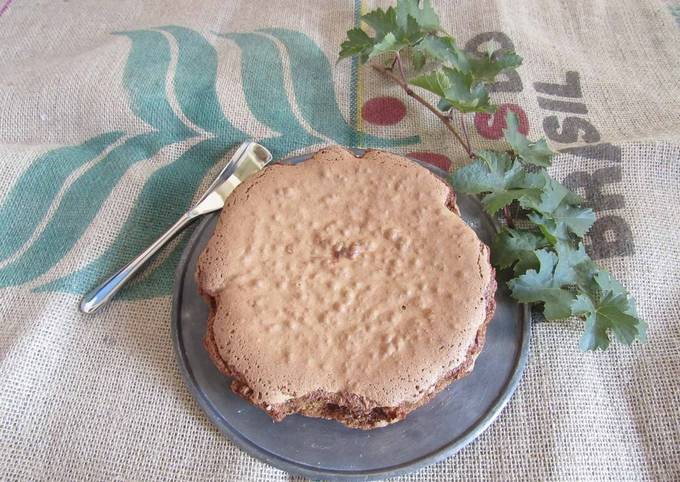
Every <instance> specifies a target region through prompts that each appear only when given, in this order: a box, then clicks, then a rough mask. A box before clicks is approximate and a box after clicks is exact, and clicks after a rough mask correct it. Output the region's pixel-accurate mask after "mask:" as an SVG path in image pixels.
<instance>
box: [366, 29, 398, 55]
mask: <svg viewBox="0 0 680 482" xmlns="http://www.w3.org/2000/svg"><path fill="white" fill-rule="evenodd" d="M402 47H404V45H403V44H402V43H400V42H399V41H398V40H397V38H396V37H395V36H394V34H393V33H392V32H389V33H388V34H387V35H385V37H384V38H383V39H382V41H380V42H378V43H377V44H375V46H374V47H373V49H372V50H371V52H370V53H369V54H368V58H369V59H372V58H374V57H377V56H378V55H381V54H384V53H387V52H397V51H398V50H399V49H401V48H402Z"/></svg>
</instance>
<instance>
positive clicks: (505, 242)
mask: <svg viewBox="0 0 680 482" xmlns="http://www.w3.org/2000/svg"><path fill="white" fill-rule="evenodd" d="M547 244H548V243H547V242H546V240H545V238H543V236H540V235H539V234H537V233H535V232H533V231H529V230H526V229H510V228H503V230H502V231H501V232H500V233H498V234H497V235H496V238H495V239H494V242H493V244H492V246H491V262H492V263H493V265H494V266H496V267H498V268H500V269H505V268H510V267H512V268H513V271H514V273H515V276H519V275H520V274H523V273H525V272H526V271H527V270H529V269H534V270H536V269H538V268H539V263H538V258H537V257H536V254H535V253H534V251H536V250H537V249H540V248H544V247H546V246H547Z"/></svg>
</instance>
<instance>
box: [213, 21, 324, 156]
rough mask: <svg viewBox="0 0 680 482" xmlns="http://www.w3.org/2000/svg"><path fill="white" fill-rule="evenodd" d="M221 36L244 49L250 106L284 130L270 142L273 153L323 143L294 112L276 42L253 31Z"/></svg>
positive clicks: (268, 123)
mask: <svg viewBox="0 0 680 482" xmlns="http://www.w3.org/2000/svg"><path fill="white" fill-rule="evenodd" d="M217 35H219V36H220V37H224V38H228V39H230V40H232V41H234V42H235V43H236V44H237V45H238V46H239V48H240V49H241V79H242V84H243V92H244V94H245V98H246V103H247V104H248V109H249V110H250V112H251V113H252V114H253V116H255V118H256V119H257V120H258V121H260V122H261V123H262V124H264V125H266V126H268V127H269V128H270V129H273V130H275V131H277V132H280V133H281V135H280V136H278V137H276V138H273V139H271V140H269V141H268V144H267V146H268V147H270V148H271V150H272V153H277V154H280V153H282V152H290V151H292V150H295V149H300V148H303V147H306V146H310V145H314V144H318V143H321V142H323V141H322V139H320V138H318V137H316V136H314V135H312V134H310V133H308V132H307V131H306V130H305V129H304V128H303V127H302V125H301V124H300V122H298V120H297V118H296V117H295V114H294V113H293V109H292V107H291V105H290V102H289V101H288V95H287V94H286V87H285V84H284V78H283V62H282V61H281V58H280V56H279V50H278V49H277V48H276V45H275V44H274V42H273V41H272V40H271V39H269V38H267V37H265V36H264V35H258V34H253V33H232V34H217ZM322 55H323V54H322Z"/></svg>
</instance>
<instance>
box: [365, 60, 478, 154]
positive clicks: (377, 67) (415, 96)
mask: <svg viewBox="0 0 680 482" xmlns="http://www.w3.org/2000/svg"><path fill="white" fill-rule="evenodd" d="M397 58H398V57H397ZM397 64H398V65H399V66H400V68H401V70H402V72H400V74H401V75H402V76H403V66H401V61H400V60H397ZM371 67H373V68H374V69H375V70H377V71H378V72H380V73H381V74H383V75H385V76H387V77H389V78H390V79H392V80H393V81H395V82H396V83H397V84H399V86H400V87H401V88H402V89H403V90H404V92H405V93H406V95H408V96H409V97H411V98H412V99H413V100H415V101H416V102H419V103H420V104H421V105H423V106H424V107H426V108H427V110H429V111H430V112H432V113H433V114H434V115H436V116H437V118H438V119H439V120H440V121H442V122H443V123H444V126H446V128H447V129H448V130H449V131H451V134H453V136H454V137H455V138H456V139H457V140H458V142H459V143H460V145H461V146H463V149H465V152H466V153H467V154H468V156H470V157H473V154H472V150H471V149H470V147H469V146H468V145H467V144H465V141H464V140H463V138H462V137H461V135H460V134H459V133H458V131H457V130H456V129H455V127H453V124H452V123H451V119H449V118H447V117H446V116H445V115H444V114H442V113H441V112H440V111H439V110H438V109H437V108H436V107H435V106H433V105H432V104H430V103H429V102H428V101H426V100H425V99H423V98H422V97H421V96H419V95H418V94H416V93H415V92H413V90H411V88H410V87H409V86H408V84H407V83H406V80H405V77H404V78H400V77H399V76H396V75H394V74H393V73H392V72H390V71H389V70H387V69H386V68H385V67H382V66H380V65H375V64H371Z"/></svg>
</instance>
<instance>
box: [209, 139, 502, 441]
mask: <svg viewBox="0 0 680 482" xmlns="http://www.w3.org/2000/svg"><path fill="white" fill-rule="evenodd" d="M197 278H198V284H199V287H200V290H201V293H202V295H203V296H204V297H205V298H206V299H207V300H209V302H210V306H211V314H210V319H209V321H208V331H207V333H206V337H205V345H206V348H207V350H208V352H209V354H210V356H211V358H212V360H213V361H214V363H215V364H216V365H217V367H218V368H219V369H220V370H221V371H222V372H223V373H224V374H225V375H228V376H230V377H233V382H232V384H231V387H232V389H233V390H234V391H235V392H237V393H238V394H240V395H241V396H243V397H244V398H246V399H248V400H249V401H251V402H252V403H254V404H256V405H258V406H259V407H261V408H262V409H263V410H265V411H266V412H267V413H268V414H269V415H270V416H271V417H272V418H274V420H281V419H283V418H284V417H285V416H287V415H290V414H293V413H301V414H303V415H308V416H313V417H324V418H330V419H335V420H338V421H340V422H342V423H344V424H345V425H348V426H350V427H356V428H362V429H370V428H375V427H381V426H384V425H387V424H389V423H393V422H396V421H399V420H401V419H403V418H404V417H405V416H406V415H407V414H408V413H409V412H411V411H412V410H414V409H415V408H417V407H418V406H420V405H422V404H424V403H426V402H427V401H428V400H430V399H431V398H432V397H433V396H434V395H435V394H436V393H437V392H439V391H441V390H442V389H443V388H445V387H446V386H447V385H448V384H449V383H451V382H452V381H453V380H456V379H458V378H461V377H462V376H464V375H465V374H467V373H468V372H470V371H471V370H472V368H473V365H474V361H475V358H476V357H477V355H478V354H479V352H480V351H481V349H482V345H483V343H484V333H485V329H486V324H487V323H488V322H489V320H490V319H491V317H492V316H493V311H494V307H495V302H494V293H495V290H496V282H495V279H494V270H493V268H492V267H491V265H490V263H489V250H488V248H487V247H486V246H485V245H484V244H483V243H482V242H481V241H480V240H479V239H478V238H477V236H476V234H475V233H474V231H473V230H472V229H471V228H470V227H469V226H467V225H466V224H465V222H464V221H463V220H462V219H461V218H460V216H459V214H458V209H457V207H456V204H455V196H454V194H453V192H452V191H451V189H450V187H449V186H448V185H447V184H446V183H444V182H443V181H442V180H441V179H439V178H438V177H436V176H435V175H433V174H432V173H431V172H430V171H428V170H427V169H425V168H423V167H421V166H419V165H417V164H416V163H414V162H412V161H409V160H408V159H405V158H403V157H400V156H397V155H394V154H390V153H387V152H382V151H367V152H366V153H365V155H363V156H362V157H356V156H355V155H354V154H352V153H350V152H348V151H346V150H345V149H342V148H340V147H330V148H326V149H323V150H321V151H319V152H317V153H316V154H315V155H314V156H313V157H312V158H311V159H309V160H307V161H305V162H303V163H301V164H298V165H295V166H292V165H272V166H270V167H267V168H265V169H264V170H263V171H261V172H259V173H258V174H256V175H254V176H252V177H251V178H249V179H247V180H246V181H245V182H244V183H243V184H241V185H240V186H239V187H238V188H237V189H236V190H235V191H234V192H233V194H232V195H231V196H230V197H229V198H228V200H227V203H226V205H225V206H224V208H223V210H222V212H221V214H220V218H219V221H218V224H217V227H216V228H215V232H214V234H213V236H212V238H211V239H210V241H209V243H208V245H207V247H206V249H205V251H204V252H203V253H202V255H201V257H200V259H199V264H198V272H197Z"/></svg>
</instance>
